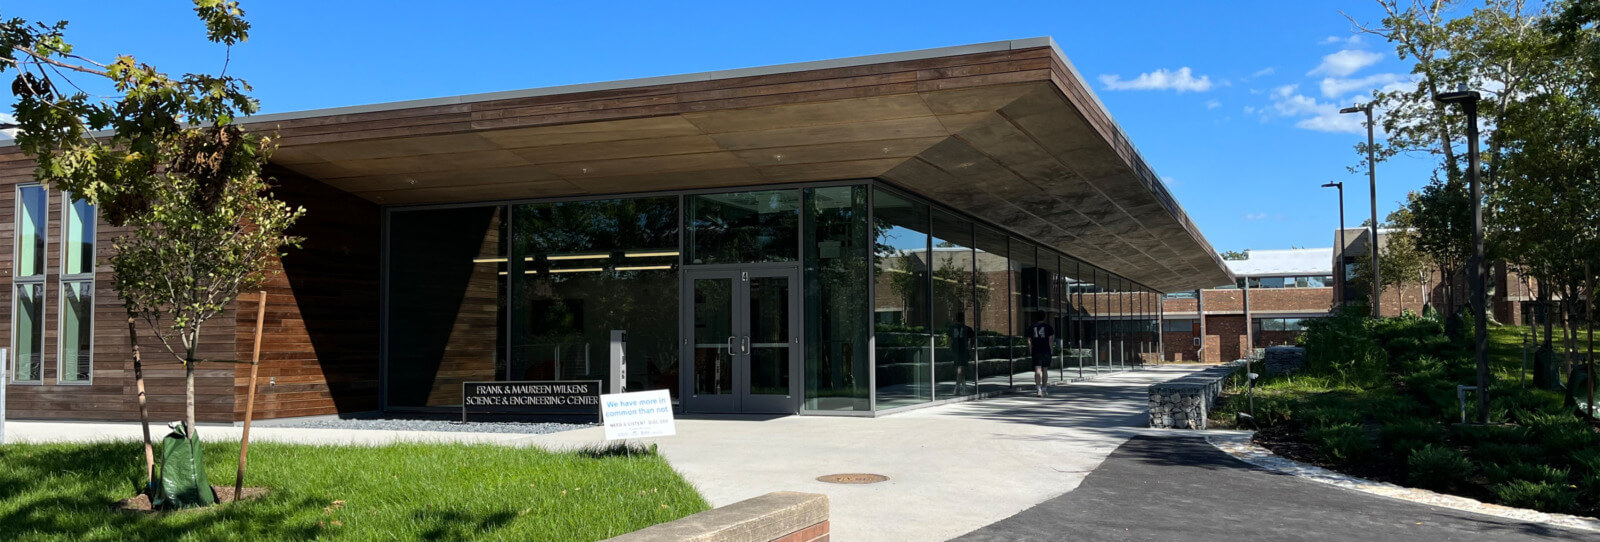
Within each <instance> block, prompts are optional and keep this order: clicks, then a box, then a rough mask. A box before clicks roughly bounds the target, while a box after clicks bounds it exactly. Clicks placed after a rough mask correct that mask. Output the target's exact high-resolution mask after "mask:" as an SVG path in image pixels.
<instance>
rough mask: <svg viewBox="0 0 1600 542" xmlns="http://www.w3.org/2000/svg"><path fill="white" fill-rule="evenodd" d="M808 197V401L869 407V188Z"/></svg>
mask: <svg viewBox="0 0 1600 542" xmlns="http://www.w3.org/2000/svg"><path fill="white" fill-rule="evenodd" d="M804 202H805V210H804V216H803V217H802V218H803V224H804V228H805V239H806V247H805V252H804V257H805V281H806V287H805V290H804V294H805V307H806V309H805V310H806V314H808V315H809V316H808V317H807V318H806V345H807V346H806V369H805V385H806V392H805V393H806V396H805V397H806V399H805V400H806V403H805V407H806V409H807V410H870V409H871V406H870V403H869V399H868V396H869V395H870V394H871V391H872V390H871V386H870V385H869V383H870V381H871V376H870V374H869V373H868V371H871V370H872V369H871V366H870V364H871V361H872V352H871V351H869V350H868V349H869V347H870V346H871V342H870V341H869V340H868V337H870V334H871V332H872V329H871V328H870V327H868V322H867V319H868V316H869V315H870V314H872V312H871V309H870V307H869V306H868V304H869V303H870V299H871V298H870V297H868V296H867V280H868V279H867V273H868V268H867V265H868V264H867V262H868V261H870V259H869V257H868V256H869V255H870V254H871V248H870V247H871V241H872V234H871V233H869V232H870V231H871V223H869V222H868V221H867V214H868V212H867V211H868V210H867V187H866V186H865V185H861V186H832V187H826V188H807V189H805V197H804ZM724 336H726V335H724Z"/></svg>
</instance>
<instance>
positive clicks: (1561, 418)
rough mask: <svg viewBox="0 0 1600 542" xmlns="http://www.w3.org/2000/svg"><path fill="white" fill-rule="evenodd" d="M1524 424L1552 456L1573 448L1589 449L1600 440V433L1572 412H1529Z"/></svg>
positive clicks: (1560, 454) (1561, 454)
mask: <svg viewBox="0 0 1600 542" xmlns="http://www.w3.org/2000/svg"><path fill="white" fill-rule="evenodd" d="M1524 424H1525V425H1527V426H1528V431H1529V432H1530V433H1532V436H1533V438H1535V439H1538V441H1539V444H1540V445H1541V446H1543V447H1544V449H1545V452H1546V453H1548V454H1550V455H1552V456H1557V457H1560V456H1563V455H1566V454H1567V453H1568V452H1570V451H1572V450H1583V449H1588V448H1590V447H1593V446H1595V444H1596V441H1597V440H1600V434H1596V433H1595V432H1594V429H1592V428H1590V427H1589V424H1588V423H1585V422H1584V421H1583V420H1581V419H1578V418H1576V417H1574V416H1572V415H1570V414H1565V413H1562V414H1529V415H1527V416H1525V421H1524Z"/></svg>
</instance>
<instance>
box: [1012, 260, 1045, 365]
mask: <svg viewBox="0 0 1600 542" xmlns="http://www.w3.org/2000/svg"><path fill="white" fill-rule="evenodd" d="M1038 265H1039V257H1038V249H1037V248H1036V247H1034V246H1033V245H1032V244H1031V243H1028V242H1026V241H1023V240H1020V239H1017V238H1015V237H1013V238H1011V285H1012V288H1013V291H1012V293H1011V296H1012V299H1013V301H1012V305H1013V306H1014V307H1016V311H1015V312H1014V313H1013V314H1012V315H1011V321H1012V324H1011V329H1013V330H1014V333H1015V335H1016V336H1015V337H1014V338H1013V339H1012V341H1011V364H1010V367H1009V370H1010V373H1009V374H1011V375H1013V376H1012V377H1011V383H1012V385H1017V386H1032V385H1033V383H1034V382H1033V367H1032V365H1033V360H1032V358H1031V355H1032V352H1030V351H1029V350H1028V341H1027V339H1026V337H1024V335H1026V334H1027V330H1028V326H1032V325H1033V323H1034V322H1035V321H1037V318H1038V317H1039V316H1040V315H1039V314H1038V313H1039V280H1038V278H1037V277H1038V273H1039V269H1038Z"/></svg>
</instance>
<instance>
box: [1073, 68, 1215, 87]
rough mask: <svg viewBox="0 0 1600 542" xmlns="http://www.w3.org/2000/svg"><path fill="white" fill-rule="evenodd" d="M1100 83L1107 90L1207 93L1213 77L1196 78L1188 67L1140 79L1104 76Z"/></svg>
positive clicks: (1152, 74) (1155, 72) (1160, 71)
mask: <svg viewBox="0 0 1600 542" xmlns="http://www.w3.org/2000/svg"><path fill="white" fill-rule="evenodd" d="M1100 83H1101V84H1103V85H1105V88H1106V90H1176V91H1178V92H1205V91H1207V90H1211V77H1210V76H1207V75H1202V76H1200V77H1195V76H1194V72H1192V71H1191V70H1190V69H1189V67H1188V66H1184V67H1182V68H1178V69H1177V70H1176V71H1168V70H1165V69H1160V70H1156V71H1153V72H1149V73H1141V74H1139V76H1138V77H1135V78H1133V79H1129V80H1123V79H1122V77H1121V76H1118V75H1111V74H1104V75H1101V76H1100Z"/></svg>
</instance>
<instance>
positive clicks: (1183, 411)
mask: <svg viewBox="0 0 1600 542" xmlns="http://www.w3.org/2000/svg"><path fill="white" fill-rule="evenodd" d="M1243 366H1244V361H1235V362H1231V363H1226V364H1223V365H1220V366H1217V367H1212V368H1210V369H1206V370H1203V371H1200V372H1197V373H1194V374H1190V375H1188V376H1185V377H1182V378H1177V379H1173V380H1168V381H1166V382H1162V383H1160V384H1151V385H1150V427H1156V428H1166V429H1205V428H1206V414H1207V413H1209V412H1210V411H1211V407H1212V405H1213V404H1214V403H1215V402H1216V400H1217V395H1219V394H1221V393H1222V383H1223V381H1224V380H1226V379H1227V378H1228V377H1229V376H1230V375H1232V374H1233V372H1234V371H1237V370H1239V368H1240V367H1243Z"/></svg>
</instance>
